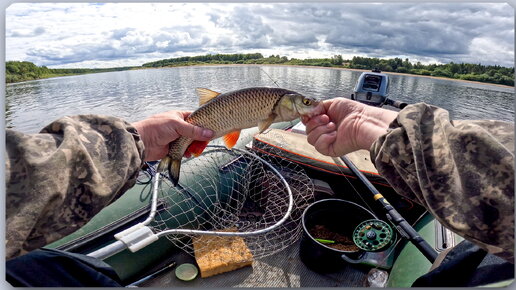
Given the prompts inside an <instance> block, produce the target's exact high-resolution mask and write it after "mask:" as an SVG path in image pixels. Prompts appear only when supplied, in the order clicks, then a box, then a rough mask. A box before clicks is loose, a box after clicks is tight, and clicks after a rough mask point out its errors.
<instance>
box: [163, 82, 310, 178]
mask: <svg viewBox="0 0 516 290" xmlns="http://www.w3.org/2000/svg"><path fill="white" fill-rule="evenodd" d="M198 94H199V96H200V98H201V102H200V103H201V104H202V105H201V106H200V107H199V108H198V109H197V110H196V111H194V112H193V113H191V114H190V115H189V116H188V117H187V118H186V119H185V121H186V122H188V123H191V124H193V125H196V126H199V127H203V128H207V129H211V130H212V131H214V132H215V135H214V137H213V139H215V138H219V137H221V136H228V135H231V134H232V133H235V132H236V133H238V134H239V132H240V130H242V129H246V128H251V127H255V126H257V125H259V126H260V128H261V131H263V130H265V129H266V128H267V127H268V126H269V125H270V124H271V123H272V122H280V121H291V120H294V119H296V118H298V117H299V116H300V115H302V114H310V113H313V111H314V108H315V107H316V106H317V105H318V102H317V101H316V100H315V99H312V98H307V97H304V96H302V95H301V94H299V93H296V92H294V91H290V90H286V89H282V88H262V87H256V88H247V89H241V90H237V91H232V92H228V93H223V94H219V93H217V92H214V91H210V90H207V89H198ZM237 137H238V135H236V138H237ZM236 138H234V139H235V140H233V138H230V140H232V141H231V142H233V141H234V143H236ZM224 141H225V142H226V146H227V147H228V148H231V147H232V146H234V143H230V144H228V143H227V142H228V141H227V140H224ZM195 142H198V143H202V144H203V146H204V147H205V146H206V144H207V143H206V142H204V143H203V142H199V141H195ZM195 142H194V140H193V139H191V138H188V137H184V136H181V137H179V138H178V139H176V140H175V141H173V142H171V143H170V145H169V151H168V155H167V157H165V158H163V159H162V160H161V162H160V165H159V167H158V171H160V172H161V171H163V170H164V169H165V168H168V169H169V170H168V171H169V174H170V176H171V178H172V182H173V183H174V184H175V185H177V181H178V179H179V170H180V166H181V159H182V158H183V156H184V155H185V152H187V149H189V146H194V145H193V144H195ZM204 147H202V146H201V147H200V148H201V149H200V151H201V152H202V150H203V149H204ZM196 148H197V147H196ZM192 153H193V154H194V155H197V154H200V152H197V153H195V152H193V151H192ZM188 155H190V154H188Z"/></svg>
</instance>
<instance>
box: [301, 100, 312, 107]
mask: <svg viewBox="0 0 516 290" xmlns="http://www.w3.org/2000/svg"><path fill="white" fill-rule="evenodd" d="M303 104H304V105H305V106H310V105H312V100H310V99H307V98H304V99H303Z"/></svg>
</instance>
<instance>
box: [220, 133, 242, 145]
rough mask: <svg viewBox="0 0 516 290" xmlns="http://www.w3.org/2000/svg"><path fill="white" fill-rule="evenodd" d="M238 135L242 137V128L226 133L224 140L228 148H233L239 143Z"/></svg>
mask: <svg viewBox="0 0 516 290" xmlns="http://www.w3.org/2000/svg"><path fill="white" fill-rule="evenodd" d="M238 137H240V130H238V131H234V132H231V133H228V134H226V135H224V137H222V139H223V140H224V144H225V145H226V147H227V148H228V149H231V148H233V146H235V144H236V143H237V141H238Z"/></svg>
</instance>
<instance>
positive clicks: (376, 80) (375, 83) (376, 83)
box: [362, 75, 382, 92]
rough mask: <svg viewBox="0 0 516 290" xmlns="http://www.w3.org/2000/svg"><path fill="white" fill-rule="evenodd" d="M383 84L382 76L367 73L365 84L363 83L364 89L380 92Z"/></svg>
mask: <svg viewBox="0 0 516 290" xmlns="http://www.w3.org/2000/svg"><path fill="white" fill-rule="evenodd" d="M381 84H382V78H381V77H380V76H375V75H366V76H365V78H364V84H363V85H362V89H364V90H366V91H370V92H378V91H379V90H380V85H381Z"/></svg>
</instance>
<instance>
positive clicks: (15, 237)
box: [5, 115, 143, 259]
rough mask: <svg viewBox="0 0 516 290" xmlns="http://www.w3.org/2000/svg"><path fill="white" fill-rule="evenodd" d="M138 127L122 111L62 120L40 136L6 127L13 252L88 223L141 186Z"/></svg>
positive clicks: (9, 237) (8, 219)
mask: <svg viewBox="0 0 516 290" xmlns="http://www.w3.org/2000/svg"><path fill="white" fill-rule="evenodd" d="M142 160H143V142H142V141H141V140H140V137H139V135H138V133H137V132H136V130H135V128H134V127H132V126H131V125H130V124H129V123H127V122H125V121H123V120H121V119H118V118H114V117H105V116H95V115H82V116H73V117H64V118H61V119H59V120H57V121H55V122H53V123H51V124H50V125H48V126H47V127H45V128H44V129H43V130H42V131H41V132H40V133H39V134H23V133H20V132H15V131H12V130H6V172H5V179H6V258H7V259H10V258H13V257H16V256H19V255H21V254H24V253H26V252H28V251H31V250H33V249H36V248H39V247H42V246H44V245H46V244H48V243H50V242H53V241H55V240H58V239H60V238H61V237H63V236H65V235H68V234H70V233H72V232H74V231H75V230H77V229H79V228H80V227H81V226H83V225H84V224H85V223H86V222H87V221H89V220H90V219H91V218H92V217H93V216H94V215H95V214H96V213H98V212H99V211H100V210H101V209H102V208H104V207H105V206H106V205H108V204H110V203H111V202H113V201H114V200H115V199H117V198H118V197H119V196H120V195H121V194H122V193H123V192H124V191H126V190H127V189H129V188H130V187H131V186H133V185H134V183H135V181H136V177H137V175H138V171H139V168H140V166H141V165H142Z"/></svg>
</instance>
